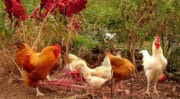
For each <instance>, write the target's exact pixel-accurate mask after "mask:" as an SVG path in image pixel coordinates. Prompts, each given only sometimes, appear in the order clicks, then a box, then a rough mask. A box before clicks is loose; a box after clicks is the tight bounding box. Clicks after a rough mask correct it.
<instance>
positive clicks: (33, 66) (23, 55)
mask: <svg viewBox="0 0 180 99" xmlns="http://www.w3.org/2000/svg"><path fill="white" fill-rule="evenodd" d="M15 45H16V47H17V51H16V54H15V58H16V59H15V60H16V63H17V65H18V66H19V68H20V69H19V70H20V72H21V75H22V77H23V79H24V83H25V84H26V85H28V86H30V87H36V90H37V96H39V95H42V96H43V95H44V94H43V93H41V92H40V91H39V89H38V83H39V81H40V80H44V79H45V78H46V77H47V75H48V74H49V73H50V71H51V69H52V68H53V65H54V64H55V62H56V61H57V59H58V57H59V56H60V53H61V47H60V45H58V44H55V45H54V46H48V47H45V48H44V49H42V51H41V52H40V53H37V52H35V51H33V49H32V48H31V47H30V46H29V45H28V44H27V43H24V42H23V43H22V42H20V43H16V44H15Z"/></svg>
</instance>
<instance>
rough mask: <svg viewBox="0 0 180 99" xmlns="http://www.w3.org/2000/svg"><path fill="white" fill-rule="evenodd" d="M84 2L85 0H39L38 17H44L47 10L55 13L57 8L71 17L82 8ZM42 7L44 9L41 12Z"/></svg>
mask: <svg viewBox="0 0 180 99" xmlns="http://www.w3.org/2000/svg"><path fill="white" fill-rule="evenodd" d="M86 3H87V0H41V3H40V17H43V18H44V17H46V16H47V14H48V13H49V12H50V13H52V14H54V15H56V13H57V9H58V10H59V13H61V14H64V15H66V16H67V17H71V16H72V15H73V14H77V13H79V12H80V11H81V10H83V9H84V8H85V7H86ZM43 9H45V10H46V11H45V12H42V10H43Z"/></svg>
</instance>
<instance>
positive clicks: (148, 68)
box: [140, 36, 167, 95]
mask: <svg viewBox="0 0 180 99" xmlns="http://www.w3.org/2000/svg"><path fill="white" fill-rule="evenodd" d="M140 53H142V54H143V59H142V60H143V64H142V65H143V66H144V71H145V75H146V77H147V90H146V92H145V93H146V94H148V95H150V91H149V87H150V84H151V82H152V81H154V91H153V93H156V94H157V95H158V91H157V87H156V86H157V83H158V79H159V78H160V76H161V75H162V73H163V71H164V70H165V68H166V65H167V59H166V58H165V57H164V55H163V50H162V48H161V45H160V37H159V36H157V37H156V38H155V40H154V42H153V44H152V56H151V55H149V53H148V51H147V50H142V51H140Z"/></svg>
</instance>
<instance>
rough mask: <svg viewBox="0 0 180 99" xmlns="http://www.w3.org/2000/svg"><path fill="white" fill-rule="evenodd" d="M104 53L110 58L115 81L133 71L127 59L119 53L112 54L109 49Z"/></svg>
mask: <svg viewBox="0 0 180 99" xmlns="http://www.w3.org/2000/svg"><path fill="white" fill-rule="evenodd" d="M106 54H107V56H108V57H109V58H110V62H111V65H112V70H113V78H114V79H115V80H116V81H118V80H121V79H125V78H127V77H128V76H129V75H130V74H131V73H132V72H134V69H135V67H134V65H133V64H132V63H131V62H130V61H129V60H128V59H126V58H122V57H121V56H120V55H117V56H114V55H112V54H111V52H110V51H106Z"/></svg>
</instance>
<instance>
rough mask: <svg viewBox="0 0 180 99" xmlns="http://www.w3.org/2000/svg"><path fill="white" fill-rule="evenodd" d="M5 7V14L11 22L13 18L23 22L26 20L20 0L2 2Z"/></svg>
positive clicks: (26, 16)
mask: <svg viewBox="0 0 180 99" xmlns="http://www.w3.org/2000/svg"><path fill="white" fill-rule="evenodd" d="M4 2H5V5H6V9H5V10H6V12H7V13H8V15H9V18H10V19H11V20H12V18H13V16H14V17H15V18H16V19H18V20H23V21H24V20H25V19H27V18H28V15H27V13H26V11H25V9H24V7H23V5H22V2H21V0H4Z"/></svg>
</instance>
